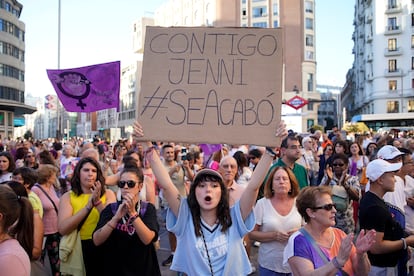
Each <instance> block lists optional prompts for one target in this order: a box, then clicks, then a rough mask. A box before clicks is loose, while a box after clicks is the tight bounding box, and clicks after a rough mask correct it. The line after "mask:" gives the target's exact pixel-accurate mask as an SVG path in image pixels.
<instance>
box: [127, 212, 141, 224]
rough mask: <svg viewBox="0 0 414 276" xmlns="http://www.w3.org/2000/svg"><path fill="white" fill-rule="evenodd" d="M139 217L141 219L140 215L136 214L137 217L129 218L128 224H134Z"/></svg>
mask: <svg viewBox="0 0 414 276" xmlns="http://www.w3.org/2000/svg"><path fill="white" fill-rule="evenodd" d="M138 217H139V214H138V213H136V214H135V215H133V216H131V217H129V219H128V224H132V223H133V222H134V221H135V220H136V219H137V218H138Z"/></svg>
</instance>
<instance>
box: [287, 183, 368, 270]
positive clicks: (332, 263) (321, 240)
mask: <svg viewBox="0 0 414 276" xmlns="http://www.w3.org/2000/svg"><path fill="white" fill-rule="evenodd" d="M296 207H297V209H298V211H299V213H300V214H301V216H302V218H303V219H304V220H305V222H306V224H305V225H304V226H303V227H302V228H301V229H300V230H299V231H297V232H296V233H295V234H293V235H292V236H291V237H290V238H289V241H288V244H287V246H286V248H285V251H284V258H283V259H284V263H285V264H286V263H289V266H290V268H291V269H292V272H293V274H294V275H301V276H307V275H342V276H343V275H368V273H369V271H370V268H371V265H370V262H369V259H368V255H367V251H368V250H369V249H370V248H371V246H372V245H373V244H374V243H375V235H376V233H375V230H369V231H368V230H367V231H366V230H361V232H360V234H359V235H358V237H357V238H356V239H355V245H354V243H353V240H354V233H350V234H348V235H347V234H345V233H344V232H343V231H341V230H340V229H337V228H334V226H335V219H334V217H335V213H336V206H335V204H334V203H333V202H332V198H331V189H329V188H327V187H326V186H314V187H305V188H304V189H302V190H301V191H300V193H299V195H298V197H297V198H296Z"/></svg>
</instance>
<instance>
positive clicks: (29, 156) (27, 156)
mask: <svg viewBox="0 0 414 276" xmlns="http://www.w3.org/2000/svg"><path fill="white" fill-rule="evenodd" d="M32 157H34V155H26V158H32Z"/></svg>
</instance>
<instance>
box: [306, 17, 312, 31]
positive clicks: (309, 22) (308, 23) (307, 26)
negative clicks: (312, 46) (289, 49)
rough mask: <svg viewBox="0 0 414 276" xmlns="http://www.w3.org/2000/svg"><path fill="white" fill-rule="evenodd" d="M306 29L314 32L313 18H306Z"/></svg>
mask: <svg viewBox="0 0 414 276" xmlns="http://www.w3.org/2000/svg"><path fill="white" fill-rule="evenodd" d="M306 29H307V30H313V19H312V18H306Z"/></svg>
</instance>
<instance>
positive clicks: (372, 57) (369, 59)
mask: <svg viewBox="0 0 414 276" xmlns="http://www.w3.org/2000/svg"><path fill="white" fill-rule="evenodd" d="M373 59H374V55H373V54H372V53H369V54H368V55H367V61H368V62H372V60H373Z"/></svg>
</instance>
